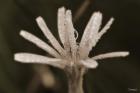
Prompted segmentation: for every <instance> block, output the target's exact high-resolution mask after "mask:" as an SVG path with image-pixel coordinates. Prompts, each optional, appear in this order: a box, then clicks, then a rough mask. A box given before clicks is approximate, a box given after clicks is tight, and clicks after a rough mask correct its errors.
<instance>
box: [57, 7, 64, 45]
mask: <svg viewBox="0 0 140 93" xmlns="http://www.w3.org/2000/svg"><path fill="white" fill-rule="evenodd" d="M58 32H59V37H60V40H61V42H62V44H63V45H64V43H65V34H66V24H65V8H64V7H62V8H59V9H58Z"/></svg>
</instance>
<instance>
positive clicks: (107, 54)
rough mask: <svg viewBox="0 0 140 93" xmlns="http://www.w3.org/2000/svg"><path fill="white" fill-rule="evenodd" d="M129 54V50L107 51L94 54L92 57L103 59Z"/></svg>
mask: <svg viewBox="0 0 140 93" xmlns="http://www.w3.org/2000/svg"><path fill="white" fill-rule="evenodd" d="M128 55H129V52H111V53H105V54H100V55H97V56H94V57H92V59H94V60H101V59H106V58H114V57H126V56H128Z"/></svg>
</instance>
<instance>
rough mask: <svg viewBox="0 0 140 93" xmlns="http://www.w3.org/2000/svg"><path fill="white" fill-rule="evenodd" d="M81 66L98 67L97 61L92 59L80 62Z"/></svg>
mask: <svg viewBox="0 0 140 93" xmlns="http://www.w3.org/2000/svg"><path fill="white" fill-rule="evenodd" d="M80 62H81V63H82V65H84V66H85V67H86V68H92V69H93V68H96V67H97V66H98V63H97V61H95V60H93V59H86V60H81V61H80Z"/></svg>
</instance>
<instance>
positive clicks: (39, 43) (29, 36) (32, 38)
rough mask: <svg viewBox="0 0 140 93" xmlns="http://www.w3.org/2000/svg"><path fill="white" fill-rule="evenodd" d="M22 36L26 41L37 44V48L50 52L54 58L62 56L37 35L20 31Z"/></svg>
mask: <svg viewBox="0 0 140 93" xmlns="http://www.w3.org/2000/svg"><path fill="white" fill-rule="evenodd" d="M20 35H21V36H22V37H24V38H25V39H26V40H28V41H30V42H32V43H33V44H35V45H36V46H38V47H39V48H41V49H43V50H45V51H46V52H48V53H49V54H51V55H52V56H54V57H60V55H59V54H58V53H57V52H56V51H55V50H54V49H53V48H52V47H50V46H49V45H48V44H46V43H45V42H44V41H42V40H40V39H39V38H38V37H36V36H35V35H33V34H31V33H29V32H27V31H24V30H21V31H20Z"/></svg>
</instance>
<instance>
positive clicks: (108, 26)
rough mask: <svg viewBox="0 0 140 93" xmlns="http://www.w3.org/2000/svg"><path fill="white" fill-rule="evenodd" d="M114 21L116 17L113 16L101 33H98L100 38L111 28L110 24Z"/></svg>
mask: <svg viewBox="0 0 140 93" xmlns="http://www.w3.org/2000/svg"><path fill="white" fill-rule="evenodd" d="M113 21H114V18H111V19H110V20H109V21H108V22H107V24H106V25H105V26H104V28H103V29H102V30H101V31H100V32H99V34H98V36H99V39H100V38H101V36H102V35H103V34H105V33H106V32H107V30H108V29H109V28H110V26H111V25H112V23H113Z"/></svg>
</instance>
